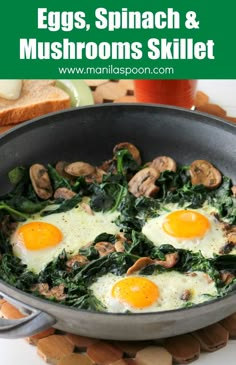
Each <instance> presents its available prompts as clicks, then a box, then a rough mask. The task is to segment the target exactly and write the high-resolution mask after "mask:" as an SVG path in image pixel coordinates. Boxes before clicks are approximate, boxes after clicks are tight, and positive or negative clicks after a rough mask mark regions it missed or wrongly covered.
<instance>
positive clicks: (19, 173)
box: [8, 166, 26, 185]
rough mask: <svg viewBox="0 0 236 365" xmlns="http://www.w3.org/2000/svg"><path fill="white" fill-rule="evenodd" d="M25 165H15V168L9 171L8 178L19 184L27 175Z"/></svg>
mask: <svg viewBox="0 0 236 365" xmlns="http://www.w3.org/2000/svg"><path fill="white" fill-rule="evenodd" d="M25 170H26V169H25V167H22V166H19V167H15V168H14V169H13V170H11V171H9V172H8V178H9V180H10V182H11V183H12V184H14V185H16V184H18V183H19V182H20V181H21V180H22V179H23V178H24V176H25Z"/></svg>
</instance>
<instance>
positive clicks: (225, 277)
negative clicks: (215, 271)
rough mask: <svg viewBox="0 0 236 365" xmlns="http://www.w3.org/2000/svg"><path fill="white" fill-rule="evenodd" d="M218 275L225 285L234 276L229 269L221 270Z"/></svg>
mask: <svg viewBox="0 0 236 365" xmlns="http://www.w3.org/2000/svg"><path fill="white" fill-rule="evenodd" d="M220 276H221V280H222V281H223V283H225V285H228V284H230V283H231V282H232V280H233V279H234V278H235V276H234V275H233V274H232V273H230V272H229V271H221V273H220Z"/></svg>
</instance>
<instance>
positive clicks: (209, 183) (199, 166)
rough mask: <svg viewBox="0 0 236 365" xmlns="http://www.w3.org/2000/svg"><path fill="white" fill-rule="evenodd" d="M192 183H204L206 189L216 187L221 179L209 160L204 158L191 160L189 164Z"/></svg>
mask: <svg viewBox="0 0 236 365" xmlns="http://www.w3.org/2000/svg"><path fill="white" fill-rule="evenodd" d="M189 172H190V176H191V182H192V185H201V184H202V185H204V186H205V187H206V188H208V189H215V188H217V187H218V186H219V185H220V184H221V181H222V176H221V173H220V172H219V170H217V169H216V168H215V167H214V166H213V165H212V164H211V163H210V162H208V161H205V160H196V161H193V162H192V164H191V165H190V169H189Z"/></svg>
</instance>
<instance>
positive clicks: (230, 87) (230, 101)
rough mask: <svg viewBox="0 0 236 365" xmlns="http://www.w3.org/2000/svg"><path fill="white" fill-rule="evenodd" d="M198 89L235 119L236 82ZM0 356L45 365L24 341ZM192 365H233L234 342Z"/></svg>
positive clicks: (0, 347) (5, 346)
mask: <svg viewBox="0 0 236 365" xmlns="http://www.w3.org/2000/svg"><path fill="white" fill-rule="evenodd" d="M198 89H199V90H201V91H204V92H205V93H206V94H207V95H209V96H210V102H211V103H216V104H219V105H220V106H221V107H223V108H224V109H226V111H227V113H228V115H229V116H233V117H236V80H200V81H199V84H198ZM235 311H236V305H235ZM0 356H1V358H0V364H1V365H16V364H17V365H28V364H30V365H31V364H32V365H43V364H44V365H45V363H44V362H43V361H42V360H41V359H40V358H39V356H38V355H37V351H36V348H35V347H34V346H30V345H29V344H28V343H27V342H26V341H25V340H6V339H0ZM193 364H195V365H224V364H225V365H235V364H236V340H235V341H230V342H229V343H228V345H227V346H226V347H225V348H223V349H221V350H218V351H216V352H214V353H210V354H209V353H202V354H201V356H200V358H199V360H197V361H195V362H194V363H193Z"/></svg>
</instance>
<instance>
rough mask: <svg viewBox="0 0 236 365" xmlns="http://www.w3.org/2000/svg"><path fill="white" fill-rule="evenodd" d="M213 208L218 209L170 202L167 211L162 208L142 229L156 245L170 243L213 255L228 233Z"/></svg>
mask: <svg viewBox="0 0 236 365" xmlns="http://www.w3.org/2000/svg"><path fill="white" fill-rule="evenodd" d="M214 212H216V211H215V209H214V208H212V207H210V206H207V205H206V206H204V207H203V208H199V209H180V208H177V207H176V206H174V205H169V206H168V212H167V211H166V210H165V211H164V210H163V211H162V212H161V213H160V215H159V216H158V217H155V218H151V219H149V220H148V221H147V222H146V223H145V224H144V226H143V229H142V233H143V234H144V235H145V236H146V237H147V238H148V239H149V240H151V241H152V242H153V243H154V244H155V245H156V246H161V245H163V244H170V245H172V246H174V247H176V248H182V249H185V250H191V251H194V252H198V251H201V253H202V255H203V256H205V257H213V255H214V254H219V251H220V249H221V248H222V247H223V246H224V245H225V243H226V237H225V233H224V231H223V229H222V226H221V224H220V222H219V221H217V219H216V218H215V216H214V214H212V213H214Z"/></svg>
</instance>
